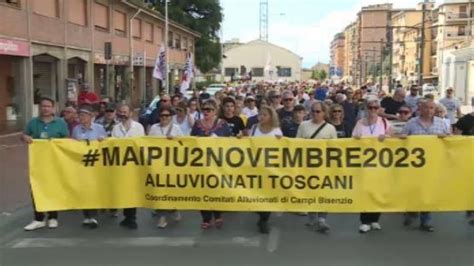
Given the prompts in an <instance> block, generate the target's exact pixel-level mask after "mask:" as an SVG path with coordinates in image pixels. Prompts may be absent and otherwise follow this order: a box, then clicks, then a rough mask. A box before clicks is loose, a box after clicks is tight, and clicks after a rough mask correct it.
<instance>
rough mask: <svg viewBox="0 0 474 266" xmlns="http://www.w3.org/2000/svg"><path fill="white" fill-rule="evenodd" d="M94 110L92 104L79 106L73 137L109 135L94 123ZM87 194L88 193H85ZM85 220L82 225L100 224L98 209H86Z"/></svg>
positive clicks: (87, 138)
mask: <svg viewBox="0 0 474 266" xmlns="http://www.w3.org/2000/svg"><path fill="white" fill-rule="evenodd" d="M93 119H94V110H93V108H92V106H90V105H84V106H81V107H80V108H79V123H80V124H79V125H78V126H76V127H75V128H74V130H73V132H72V138H74V139H77V140H87V141H90V140H103V139H105V138H106V137H107V133H106V132H105V130H104V128H103V127H102V125H99V124H95V123H93V122H92V121H93ZM84 196H87V195H84ZM83 213H84V221H83V222H82V225H84V226H85V227H89V228H90V229H95V228H97V227H98V226H99V222H98V221H97V215H98V211H97V210H84V211H83Z"/></svg>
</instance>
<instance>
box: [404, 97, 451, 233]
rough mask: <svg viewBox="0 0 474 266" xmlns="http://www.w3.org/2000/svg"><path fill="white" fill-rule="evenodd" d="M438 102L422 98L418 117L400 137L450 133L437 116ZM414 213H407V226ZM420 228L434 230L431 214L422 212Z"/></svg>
mask: <svg viewBox="0 0 474 266" xmlns="http://www.w3.org/2000/svg"><path fill="white" fill-rule="evenodd" d="M435 108H436V104H435V102H434V101H432V100H428V99H425V100H422V101H421V102H420V104H419V113H420V115H419V116H418V117H415V118H412V119H410V121H408V122H407V124H406V125H405V127H404V128H403V130H402V132H401V135H400V138H406V136H407V135H436V136H438V137H440V138H443V137H445V136H447V135H449V134H450V130H449V128H448V127H447V125H446V123H445V122H444V121H443V120H442V119H441V118H439V117H436V116H435ZM413 217H414V214H413V213H407V214H405V221H404V225H405V226H410V225H411V224H412V221H413ZM420 220H421V223H420V230H422V231H426V232H434V227H433V225H431V214H430V213H429V212H422V213H421V215H420Z"/></svg>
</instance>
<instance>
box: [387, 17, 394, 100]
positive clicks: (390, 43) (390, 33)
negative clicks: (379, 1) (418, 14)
mask: <svg viewBox="0 0 474 266" xmlns="http://www.w3.org/2000/svg"><path fill="white" fill-rule="evenodd" d="M390 21H391V20H390ZM387 37H389V38H388V39H387V42H388V45H387V48H388V56H389V68H388V69H389V73H388V92H389V93H392V89H393V88H392V86H393V84H392V78H393V76H392V75H393V66H392V64H393V29H392V25H390V26H388V27H387Z"/></svg>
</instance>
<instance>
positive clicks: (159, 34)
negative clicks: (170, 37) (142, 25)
mask: <svg viewBox="0 0 474 266" xmlns="http://www.w3.org/2000/svg"><path fill="white" fill-rule="evenodd" d="M153 29H154V31H155V33H154V37H155V43H157V44H162V43H163V36H164V34H163V32H164V30H163V28H162V27H160V26H157V25H155V26H154V27H153Z"/></svg>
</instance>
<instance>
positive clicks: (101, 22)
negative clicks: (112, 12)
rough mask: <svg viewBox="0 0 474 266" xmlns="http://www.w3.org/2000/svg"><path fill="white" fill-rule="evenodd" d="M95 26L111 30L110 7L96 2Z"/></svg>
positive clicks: (99, 28) (98, 28)
mask: <svg viewBox="0 0 474 266" xmlns="http://www.w3.org/2000/svg"><path fill="white" fill-rule="evenodd" d="M94 27H95V28H96V29H97V30H103V31H109V7H107V6H104V5H101V4H99V3H94Z"/></svg>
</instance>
